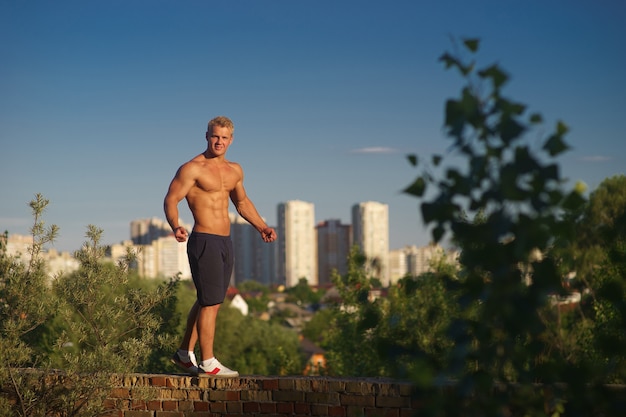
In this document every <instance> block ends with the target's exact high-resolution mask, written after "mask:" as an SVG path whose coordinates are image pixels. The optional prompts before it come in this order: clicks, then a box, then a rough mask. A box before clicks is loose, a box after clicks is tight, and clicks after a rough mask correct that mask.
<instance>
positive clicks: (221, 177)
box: [185, 155, 242, 236]
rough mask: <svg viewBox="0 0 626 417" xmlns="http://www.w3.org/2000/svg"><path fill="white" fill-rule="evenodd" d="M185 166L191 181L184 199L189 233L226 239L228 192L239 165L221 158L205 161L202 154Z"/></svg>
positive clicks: (237, 176) (236, 178)
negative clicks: (190, 217) (188, 212)
mask: <svg viewBox="0 0 626 417" xmlns="http://www.w3.org/2000/svg"><path fill="white" fill-rule="evenodd" d="M186 165H187V166H186V167H185V169H189V170H190V173H191V175H192V176H193V179H194V181H195V183H194V185H193V186H192V187H191V189H190V190H189V192H188V193H187V195H186V196H185V198H186V199H187V204H188V205H189V208H190V209H191V212H192V214H193V217H194V228H193V230H194V231H196V232H201V233H211V234H216V235H222V236H228V235H229V234H230V219H229V217H228V205H229V200H230V192H231V191H233V190H234V189H235V187H236V186H237V184H238V183H239V182H240V181H241V176H242V174H241V169H240V168H239V165H238V164H236V163H233V162H229V161H227V160H225V159H218V158H214V159H206V158H205V157H204V156H203V155H198V156H197V157H195V158H194V159H192V160H191V161H189V162H188V163H187V164H186Z"/></svg>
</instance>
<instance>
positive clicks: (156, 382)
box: [150, 376, 167, 387]
mask: <svg viewBox="0 0 626 417" xmlns="http://www.w3.org/2000/svg"><path fill="white" fill-rule="evenodd" d="M150 385H151V386H153V387H166V386H167V379H166V378H165V377H162V376H153V377H152V378H150Z"/></svg>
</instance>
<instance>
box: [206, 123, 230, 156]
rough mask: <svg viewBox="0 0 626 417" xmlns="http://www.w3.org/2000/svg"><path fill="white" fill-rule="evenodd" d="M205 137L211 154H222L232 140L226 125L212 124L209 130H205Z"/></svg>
mask: <svg viewBox="0 0 626 417" xmlns="http://www.w3.org/2000/svg"><path fill="white" fill-rule="evenodd" d="M206 139H207V142H208V144H209V150H210V151H211V153H212V154H213V155H216V156H217V155H224V154H225V153H226V150H227V149H228V147H229V146H230V144H231V143H232V141H233V135H232V132H231V130H230V129H229V128H227V127H220V126H213V128H212V129H211V131H210V132H207V134H206Z"/></svg>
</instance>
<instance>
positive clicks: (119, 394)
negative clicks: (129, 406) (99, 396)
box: [110, 388, 130, 398]
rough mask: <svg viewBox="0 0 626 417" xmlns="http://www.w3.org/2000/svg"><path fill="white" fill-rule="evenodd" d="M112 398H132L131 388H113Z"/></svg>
mask: <svg viewBox="0 0 626 417" xmlns="http://www.w3.org/2000/svg"><path fill="white" fill-rule="evenodd" d="M110 395H111V398H130V390H129V389H124V388H114V389H112V390H111V394H110Z"/></svg>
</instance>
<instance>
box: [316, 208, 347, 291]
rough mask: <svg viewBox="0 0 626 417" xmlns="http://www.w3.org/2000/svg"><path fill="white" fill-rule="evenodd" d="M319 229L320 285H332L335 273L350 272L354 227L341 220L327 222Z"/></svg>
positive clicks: (318, 259)
mask: <svg viewBox="0 0 626 417" xmlns="http://www.w3.org/2000/svg"><path fill="white" fill-rule="evenodd" d="M316 229H317V268H318V282H319V285H326V284H331V283H332V280H331V278H332V274H333V271H336V272H337V273H338V274H340V275H345V274H346V273H347V272H348V256H349V254H350V247H351V245H352V226H351V225H349V224H341V221H340V220H326V221H324V222H321V223H319V224H318V225H317V226H316Z"/></svg>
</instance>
